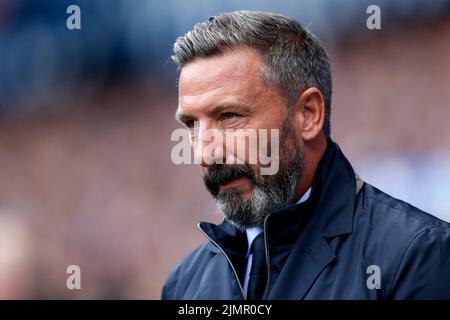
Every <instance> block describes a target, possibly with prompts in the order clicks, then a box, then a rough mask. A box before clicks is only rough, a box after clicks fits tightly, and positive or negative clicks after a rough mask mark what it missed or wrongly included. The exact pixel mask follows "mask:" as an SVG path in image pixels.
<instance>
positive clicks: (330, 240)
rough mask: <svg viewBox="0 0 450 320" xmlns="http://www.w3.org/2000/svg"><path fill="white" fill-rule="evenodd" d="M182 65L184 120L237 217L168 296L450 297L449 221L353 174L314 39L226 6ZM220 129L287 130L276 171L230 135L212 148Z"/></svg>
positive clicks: (283, 20) (200, 251) (202, 27)
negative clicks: (337, 138) (333, 123)
mask: <svg viewBox="0 0 450 320" xmlns="http://www.w3.org/2000/svg"><path fill="white" fill-rule="evenodd" d="M173 60H174V61H175V63H176V64H177V65H178V66H179V68H180V69H181V73H180V79H179V107H178V110H177V118H178V119H179V120H180V121H181V122H182V123H183V124H184V125H185V126H186V127H187V128H188V129H189V130H190V132H191V139H192V141H191V142H192V147H193V148H194V150H197V149H199V148H200V147H203V148H200V149H201V150H203V151H200V152H195V155H196V156H197V157H198V163H200V168H201V170H202V173H203V179H204V182H205V185H206V187H207V189H208V190H209V191H210V192H211V194H212V195H213V197H214V199H215V200H216V202H217V205H218V208H219V210H220V211H221V212H222V213H223V215H224V217H225V219H224V222H223V223H221V224H220V225H213V224H210V223H204V222H203V223H201V224H199V228H200V230H201V231H202V232H203V233H204V235H205V237H206V242H205V243H204V244H202V245H201V246H200V247H198V248H197V249H196V250H195V251H194V252H192V253H191V254H190V255H189V256H187V257H186V258H184V259H183V260H182V261H181V262H180V263H179V264H178V265H177V266H176V267H175V268H174V269H173V270H172V271H171V273H170V275H169V277H168V279H167V281H166V283H165V285H164V288H163V291H162V298H163V299H250V300H259V299H433V298H438V299H448V298H450V225H449V224H448V223H446V222H444V221H441V220H439V219H437V218H436V217H433V216H431V215H429V214H427V213H425V212H422V211H420V210H419V209H417V208H414V207H413V206H411V205H409V204H407V203H405V202H402V201H400V200H397V199H394V198H392V197H390V196H389V195H387V194H385V193H383V192H382V191H380V190H378V189H376V188H374V187H373V186H371V185H369V184H367V183H364V182H363V181H361V179H360V178H359V177H358V175H357V174H356V173H355V172H354V171H353V169H352V167H351V165H350V163H349V162H348V160H347V159H346V158H345V156H344V155H343V153H342V152H341V150H340V149H339V147H338V146H337V145H336V144H335V143H334V142H333V141H332V140H331V138H330V108H331V68H330V63H329V60H328V57H327V55H326V53H325V51H324V49H323V48H322V47H321V46H320V44H319V42H318V40H317V39H316V38H315V37H314V36H313V35H312V34H310V33H309V32H308V31H306V30H304V29H303V28H302V26H301V25H299V24H298V23H297V22H296V21H294V20H292V19H290V18H287V17H284V16H281V15H277V14H272V13H262V12H249V11H239V12H232V13H225V14H221V15H219V16H217V17H212V18H210V19H209V21H206V22H202V23H199V24H197V25H196V26H194V28H193V29H192V30H191V31H189V32H188V33H187V34H186V35H184V36H182V37H180V38H178V39H177V40H176V42H175V45H174V55H173ZM361 107H363V106H361ZM350 123H351V122H349V124H350ZM208 129H215V130H218V131H220V132H224V131H227V130H228V131H229V130H231V131H233V130H236V129H255V130H260V129H279V141H280V150H279V154H280V158H279V169H278V171H277V173H275V174H272V175H262V174H261V170H260V169H261V168H262V167H264V165H262V164H261V162H260V161H259V162H258V163H256V164H250V163H248V161H246V162H245V163H240V164H235V163H234V164H229V163H228V162H227V160H228V158H229V157H235V158H239V157H240V156H239V155H236V153H237V151H236V150H237V148H234V147H233V148H229V147H228V145H227V144H225V143H224V144H223V145H222V146H220V147H219V148H214V150H215V151H216V152H214V153H211V154H210V155H209V154H207V152H204V150H206V149H207V147H208V146H209V144H212V143H213V141H212V140H211V139H206V138H204V135H203V133H204V132H205V131H206V130H208ZM216 147H217V146H216ZM247 151H249V150H248V149H247ZM424 196H425V195H424Z"/></svg>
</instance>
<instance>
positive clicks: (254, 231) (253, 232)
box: [242, 187, 311, 296]
mask: <svg viewBox="0 0 450 320" xmlns="http://www.w3.org/2000/svg"><path fill="white" fill-rule="evenodd" d="M310 194H311V187H310V188H309V189H308V190H307V191H306V192H305V194H304V195H303V196H302V197H301V198H300V200H298V202H297V203H296V204H299V203H302V202H305V201H306V200H308V199H309V196H310ZM261 232H263V229H262V228H260V227H252V228H247V229H246V230H245V233H246V234H247V243H248V248H247V255H246V257H247V268H246V269H245V277H244V287H243V288H242V289H243V290H244V294H245V296H247V290H248V279H249V277H250V269H251V267H252V260H253V253H251V252H250V248H251V246H252V243H253V240H255V238H256V237H257V236H258V235H259V234H260V233H261Z"/></svg>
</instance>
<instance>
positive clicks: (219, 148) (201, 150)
mask: <svg viewBox="0 0 450 320" xmlns="http://www.w3.org/2000/svg"><path fill="white" fill-rule="evenodd" d="M196 129H197V132H195V133H194V135H193V139H192V146H193V150H194V159H195V163H196V164H199V165H200V166H202V167H209V166H211V165H212V164H223V163H225V139H224V135H223V132H222V131H221V130H219V129H216V128H214V127H207V126H202V124H200V125H199V126H198V127H197V128H196Z"/></svg>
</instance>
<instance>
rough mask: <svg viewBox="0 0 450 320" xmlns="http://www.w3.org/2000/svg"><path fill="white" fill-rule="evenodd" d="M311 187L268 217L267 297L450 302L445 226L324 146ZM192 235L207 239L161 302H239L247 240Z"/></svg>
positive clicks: (212, 231) (231, 231)
mask: <svg viewBox="0 0 450 320" xmlns="http://www.w3.org/2000/svg"><path fill="white" fill-rule="evenodd" d="M418 183H420V181H419V182H418ZM312 190H313V191H312V193H311V196H310V199H308V201H306V202H305V203H302V204H297V205H294V206H290V207H287V208H285V209H283V210H279V211H276V212H273V213H271V214H270V215H269V216H268V217H267V218H266V221H265V226H264V237H265V242H266V250H267V251H266V252H267V253H268V258H267V262H268V266H269V270H270V273H269V277H268V282H267V287H266V294H265V298H266V299H450V225H449V224H448V223H447V222H444V221H442V220H439V219H438V218H436V217H434V216H432V215H430V214H427V213H425V212H423V211H421V210H419V209H417V208H415V207H413V206H411V205H410V204H408V203H405V202H403V201H400V200H397V199H394V198H393V197H391V196H389V195H387V194H385V193H383V192H382V191H380V190H378V189H376V188H375V187H373V186H371V185H369V184H367V183H364V182H362V181H361V180H360V179H359V178H358V176H357V175H356V174H355V173H354V171H353V169H352V167H351V165H350V163H349V162H348V160H347V159H346V158H345V156H344V155H343V153H342V152H341V150H340V149H339V147H338V146H337V145H336V144H335V143H334V142H332V141H331V140H329V141H328V147H327V150H326V152H325V153H324V155H323V157H322V159H321V161H320V164H319V166H318V169H317V172H316V175H315V177H314V181H313V187H312ZM199 228H200V230H201V231H202V232H203V233H204V234H205V236H206V237H207V241H206V242H205V243H203V244H202V245H200V246H199V247H198V248H197V249H196V250H194V251H193V252H192V253H191V254H189V255H188V256H187V257H186V258H184V259H183V260H182V261H181V262H180V263H178V265H177V266H176V267H175V268H174V269H173V270H172V271H171V272H170V274H169V277H168V279H167V280H166V283H165V285H164V287H163V290H162V299H236V300H239V299H245V297H244V295H243V292H242V279H243V274H244V268H245V251H246V250H247V240H246V237H245V234H244V233H243V232H240V231H239V230H237V229H235V228H234V227H233V226H232V225H231V224H229V223H227V222H226V221H224V222H223V223H222V224H220V225H217V226H216V225H214V224H211V223H205V222H203V223H200V224H199Z"/></svg>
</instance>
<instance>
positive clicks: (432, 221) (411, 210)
mask: <svg viewBox="0 0 450 320" xmlns="http://www.w3.org/2000/svg"><path fill="white" fill-rule="evenodd" d="M361 191H362V192H361V194H360V198H361V199H360V201H361V205H362V208H363V210H364V212H365V213H367V214H369V215H370V216H371V220H372V221H374V222H377V221H378V222H380V225H378V226H377V227H380V228H383V227H389V225H390V223H392V224H393V225H394V226H397V227H400V226H401V227H402V229H403V230H405V232H411V233H416V232H421V231H424V230H425V229H427V228H435V227H438V228H439V227H444V228H448V227H450V224H449V223H448V222H446V221H444V220H441V219H439V218H437V217H435V216H433V215H431V214H429V213H427V212H424V211H422V210H420V209H418V208H416V207H414V206H413V205H411V204H409V203H407V202H405V201H402V200H399V199H396V198H394V197H392V196H390V195H388V194H387V193H385V192H383V191H381V190H379V189H377V188H375V187H374V186H372V185H370V184H368V183H364V186H363V189H362V190H361ZM377 218H379V219H377Z"/></svg>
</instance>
